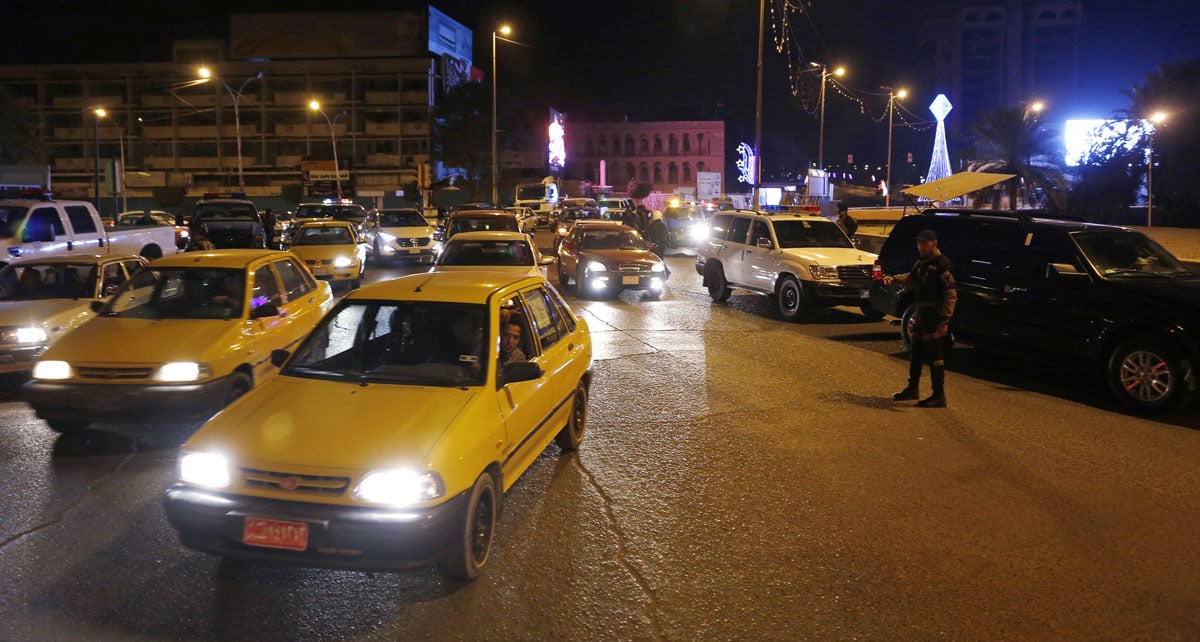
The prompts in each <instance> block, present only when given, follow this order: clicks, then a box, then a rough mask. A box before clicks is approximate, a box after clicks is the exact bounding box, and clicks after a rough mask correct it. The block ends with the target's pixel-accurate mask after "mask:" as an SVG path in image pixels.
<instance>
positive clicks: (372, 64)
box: [0, 12, 470, 206]
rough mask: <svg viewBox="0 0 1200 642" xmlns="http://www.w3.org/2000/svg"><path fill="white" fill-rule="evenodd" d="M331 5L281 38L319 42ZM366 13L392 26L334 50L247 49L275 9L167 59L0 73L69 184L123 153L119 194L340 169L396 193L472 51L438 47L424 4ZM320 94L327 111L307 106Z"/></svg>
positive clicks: (325, 182) (320, 189)
mask: <svg viewBox="0 0 1200 642" xmlns="http://www.w3.org/2000/svg"><path fill="white" fill-rule="evenodd" d="M325 15H327V14H298V16H291V17H290V18H291V19H292V20H293V22H292V27H293V28H292V31H293V33H291V35H292V36H293V38H292V39H289V40H288V41H286V42H295V43H305V42H312V41H313V40H312V39H306V38H304V37H303V36H304V33H303V30H304V29H305V28H306V27H305V25H306V24H309V23H311V26H310V27H309V28H314V29H317V28H324V29H326V30H328V29H331V28H332V29H334V30H335V31H336V28H335V27H331V26H329V25H330V23H329V22H328V21H325V20H323V19H322V16H325ZM349 15H353V14H349ZM304 16H307V18H305V17H304ZM372 17H373V18H374V21H375V22H377V23H379V24H380V25H381V26H382V28H383V29H384V30H385V31H387V32H388V33H389V38H390V40H388V41H386V42H382V43H381V42H379V41H369V40H366V39H363V38H361V37H360V39H359V41H357V44H358V45H362V44H363V43H364V42H365V43H367V44H368V45H369V46H368V47H365V48H364V47H362V46H356V47H354V48H347V49H344V50H336V51H335V50H329V49H320V48H318V49H312V48H311V47H309V48H308V49H304V48H292V49H290V50H289V49H288V46H290V45H287V44H285V43H284V41H280V44H278V45H277V46H275V47H274V49H271V48H270V47H268V48H267V49H266V50H254V51H249V50H247V46H246V44H245V42H247V41H255V42H261V41H258V40H255V39H254V38H253V36H254V35H255V28H256V26H257V25H259V24H260V23H264V22H269V23H271V24H274V25H276V26H278V24H279V23H278V22H277V21H274V20H271V21H266V20H256V19H255V18H256V16H255V15H248V16H234V18H233V21H232V24H233V27H234V28H233V30H232V32H231V44H227V43H225V42H222V41H181V42H177V43H176V44H175V47H174V54H173V60H172V61H171V62H163V63H130V64H104V65H35V66H8V67H0V87H2V88H3V89H5V90H7V91H8V92H11V93H12V94H13V95H15V96H16V97H17V100H18V101H19V102H20V104H21V105H22V106H23V107H24V108H25V110H26V112H27V114H28V115H30V117H31V119H32V120H35V121H36V127H37V129H38V131H39V133H40V135H41V137H42V139H43V140H44V141H45V142H46V146H47V150H48V154H49V163H50V166H51V171H52V177H53V183H54V191H55V193H56V194H57V195H59V196H62V197H77V198H92V197H93V194H92V192H93V189H92V179H93V168H94V167H95V162H96V160H97V158H99V159H100V166H101V167H105V166H106V165H108V164H109V159H123V163H122V165H123V167H124V172H123V176H124V178H125V195H126V196H129V197H133V198H147V197H150V196H152V194H153V192H154V190H155V189H156V188H162V187H169V186H179V187H181V188H183V189H190V191H191V193H192V194H196V193H200V192H203V191H208V190H223V191H230V190H235V189H237V188H238V186H239V183H244V185H245V191H246V193H247V194H248V195H250V196H252V197H255V196H277V195H279V194H280V193H281V190H283V189H284V188H285V187H284V186H286V185H294V184H297V183H299V184H300V185H301V188H302V189H303V193H305V194H319V193H326V192H328V191H329V187H330V183H332V182H333V180H334V179H337V180H338V182H340V183H341V185H340V187H341V190H342V192H343V193H344V194H346V195H350V196H379V195H382V194H394V193H395V191H396V190H399V189H402V187H403V186H404V185H406V184H411V183H412V182H414V181H415V180H416V177H417V168H418V165H419V164H421V163H428V162H429V161H430V147H431V141H430V138H431V134H432V120H433V109H434V106H435V102H436V98H437V96H438V95H439V93H440V91H441V90H442V89H443V88H444V85H445V84H446V83H447V82H450V81H453V82H461V81H463V80H465V79H466V78H467V75H468V73H469V70H470V61H469V60H463V59H461V58H458V57H456V56H453V55H449V54H448V53H446V52H442V53H439V52H438V51H436V50H433V49H431V46H430V43H429V32H430V30H429V19H430V18H429V13H424V12H376V14H375V15H374V16H372ZM437 17H438V16H435V18H437ZM443 17H444V16H443ZM355 19H357V20H359V22H362V19H361V16H359V17H355ZM321 25H326V26H324V27H322V26H321ZM445 32H446V30H444V29H438V30H435V34H434V35H435V37H436V36H437V35H438V34H439V33H445ZM469 34H470V32H469V31H466V32H465V35H464V36H463V37H464V38H465V39H466V40H468V47H469V39H470V35H469ZM326 35H328V34H326ZM323 42H330V43H335V44H336V43H343V42H346V40H345V39H341V38H328V39H325V40H323ZM267 44H268V45H270V44H271V43H269V42H268V43H267ZM230 51H235V52H236V51H241V52H242V54H241V55H240V56H237V55H234V56H231V55H230ZM468 55H469V54H468ZM202 67H203V68H207V69H208V70H209V73H210V74H211V77H210V78H209V79H208V80H205V79H203V78H202V77H201V76H200V69H201V68H202ZM314 100H315V101H317V102H318V104H319V109H320V111H317V110H314V109H312V108H310V101H314ZM97 109H103V110H104V115H103V116H99V115H98V114H97V111H96V110H97ZM335 145H336V154H335V152H334V149H335ZM239 148H240V155H239ZM335 156H336V160H337V165H338V166H339V170H340V171H338V172H336V173H335V172H334V171H333V170H334V158H335ZM100 196H101V197H106V196H109V194H108V190H107V189H106V188H104V187H102V188H101V194H100ZM142 206H145V205H144V204H142Z"/></svg>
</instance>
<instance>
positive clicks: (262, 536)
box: [242, 517, 308, 551]
mask: <svg viewBox="0 0 1200 642" xmlns="http://www.w3.org/2000/svg"><path fill="white" fill-rule="evenodd" d="M242 543H243V544H246V545H247V546H261V547H264V548H282V549H286V550H289V551H302V550H304V549H306V548H308V524H306V523H305V522H286V521H282V520H278V519H264V518H262V517H247V518H246V521H245V523H244V525H243V527H242Z"/></svg>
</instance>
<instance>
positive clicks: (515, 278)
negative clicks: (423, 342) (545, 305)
mask: <svg viewBox="0 0 1200 642" xmlns="http://www.w3.org/2000/svg"><path fill="white" fill-rule="evenodd" d="M522 281H528V282H529V283H528V284H534V283H542V282H544V281H545V279H543V278H538V277H533V276H526V275H520V274H513V273H512V272H509V273H507V274H506V273H503V272H492V271H488V270H487V269H486V267H485V268H482V269H480V270H470V271H465V270H464V271H461V272H459V271H456V272H428V273H425V274H410V275H408V276H402V277H400V278H398V279H392V280H390V281H380V282H378V283H371V284H370V285H364V286H363V287H361V288H359V289H357V290H354V291H353V292H351V293H350V294H348V295H346V298H347V299H376V300H378V299H384V300H387V299H391V300H396V301H444V302H447V303H478V304H483V303H487V300H488V297H490V296H491V295H492V294H493V293H494V292H496V291H497V290H501V289H504V288H507V287H509V286H511V285H515V284H522V285H526V284H524V283H521V282H522Z"/></svg>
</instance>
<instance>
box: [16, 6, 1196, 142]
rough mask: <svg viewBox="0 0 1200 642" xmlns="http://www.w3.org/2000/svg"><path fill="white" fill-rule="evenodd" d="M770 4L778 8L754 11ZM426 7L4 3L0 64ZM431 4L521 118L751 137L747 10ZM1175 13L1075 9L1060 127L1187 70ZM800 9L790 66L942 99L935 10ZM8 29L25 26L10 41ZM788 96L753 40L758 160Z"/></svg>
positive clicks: (858, 130) (857, 111)
mask: <svg viewBox="0 0 1200 642" xmlns="http://www.w3.org/2000/svg"><path fill="white" fill-rule="evenodd" d="M790 1H791V2H792V3H793V4H796V3H797V2H799V1H801V0H790ZM773 3H778V0H770V1H769V2H768V5H770V4H773ZM426 4H429V3H406V2H403V1H401V2H396V1H395V0H392V1H390V2H382V1H377V0H375V1H373V0H342V1H341V2H338V3H330V2H312V1H308V0H289V1H286V2H279V1H253V0H241V1H239V2H232V1H229V0H208V1H205V2H196V1H189V0H178V1H176V2H166V3H162V2H157V1H148V0H136V1H128V2H112V1H104V2H93V3H78V2H65V1H63V0H54V1H51V2H41V3H33V2H11V3H7V4H6V6H5V10H4V13H5V22H6V24H8V25H10V29H8V30H6V35H5V39H4V40H5V45H4V55H3V62H4V63H5V64H16V63H52V62H53V63H64V62H65V63H74V62H109V61H111V62H126V61H137V60H153V61H164V60H168V59H169V56H170V42H171V40H172V39H174V38H226V37H227V36H228V28H229V19H228V16H229V14H230V13H233V12H241V13H254V12H278V11H329V10H333V9H335V8H337V9H363V10H398V9H405V8H420V7H423V6H425V5H426ZM433 4H434V6H436V7H437V8H439V9H440V10H442V11H443V12H445V13H447V14H449V15H450V16H451V17H453V18H455V19H456V20H458V21H459V22H462V23H463V24H465V25H466V26H467V27H469V28H472V29H474V30H475V33H476V37H475V61H474V62H475V66H477V67H479V68H481V69H484V70H488V69H489V68H490V61H489V56H490V47H491V43H490V31H491V29H492V28H493V27H494V26H496V25H499V24H501V23H502V22H506V23H508V24H510V25H512V27H513V28H514V30H515V32H514V34H513V36H512V38H513V39H515V40H518V41H520V42H522V43H524V44H526V45H528V46H527V47H517V46H514V45H507V44H504V43H501V44H500V47H501V49H500V52H499V55H498V57H497V59H498V67H499V75H500V78H501V84H500V86H501V88H502V91H508V92H512V93H513V94H514V95H517V96H519V97H520V98H521V99H522V100H523V101H526V102H527V103H528V104H530V105H531V106H534V107H537V108H539V109H540V108H543V107H551V106H553V107H555V108H557V109H558V110H560V111H563V112H566V113H567V114H568V116H569V118H573V119H577V120H582V119H594V118H613V117H620V116H623V115H627V116H628V117H629V118H630V119H631V120H691V119H709V118H713V117H715V116H716V115H718V114H720V113H721V112H719V111H718V105H724V112H723V113H724V116H725V118H726V120H727V131H728V138H729V139H730V147H732V145H733V144H736V140H737V139H752V137H753V125H754V89H755V56H756V51H757V47H756V45H757V42H756V39H757V19H758V3H757V2H754V1H753V0H737V1H734V0H649V1H645V0H642V1H639V2H629V1H626V0H615V1H612V2H594V3H591V2H564V1H561V0H560V1H558V2H551V1H547V0H527V1H524V2H521V1H517V0H496V1H494V2H488V1H482V2H481V1H478V0H440V1H438V2H434V3H433ZM1186 4H1187V3H1183V2H1179V0H1143V1H1142V2H1138V3H1129V2H1127V1H1118V0H1085V2H1084V16H1085V23H1086V31H1085V35H1084V38H1083V42H1082V47H1081V49H1082V51H1081V62H1080V105H1079V106H1078V110H1077V111H1075V112H1073V113H1062V111H1063V110H1060V111H1059V112H1057V113H1055V116H1057V117H1059V118H1062V119H1065V118H1068V117H1103V116H1106V115H1108V114H1110V113H1111V112H1113V111H1114V110H1117V109H1120V108H1123V107H1126V106H1127V101H1126V100H1125V98H1124V97H1123V96H1122V95H1121V93H1120V90H1121V89H1123V88H1126V87H1129V86H1130V85H1132V84H1133V83H1136V82H1139V81H1141V80H1142V79H1143V78H1144V77H1145V76H1146V74H1147V73H1149V72H1151V71H1153V69H1154V68H1155V66H1156V65H1157V64H1159V63H1161V62H1166V61H1170V60H1187V59H1194V58H1198V57H1200V37H1198V36H1197V34H1200V19H1198V18H1197V15H1196V12H1194V11H1192V10H1190V9H1185V7H1186ZM805 6H806V7H808V11H809V13H808V15H807V16H805V15H803V14H798V13H792V14H790V18H791V21H792V31H791V32H792V33H793V34H794V36H795V40H794V42H795V43H796V44H797V46H798V48H797V49H796V50H795V51H797V52H798V53H797V55H799V56H803V57H804V58H806V59H808V60H815V61H819V62H829V63H830V64H844V65H846V66H847V67H848V68H849V69H850V70H851V71H850V75H849V76H847V77H846V78H845V80H844V82H845V84H846V85H847V86H849V87H851V88H853V89H856V90H859V91H862V92H875V93H876V94H878V93H879V91H880V90H879V87H880V85H884V84H887V85H894V86H897V87H899V86H905V87H907V88H909V89H910V91H911V92H912V94H913V98H912V99H911V101H910V103H909V106H910V107H911V108H912V110H913V111H914V112H915V113H916V114H917V115H918V116H919V117H923V118H927V117H928V111H927V109H926V107H925V106H926V105H928V104H929V102H930V100H931V99H932V97H933V96H934V95H936V93H938V92H939V91H944V88H937V87H925V86H921V78H922V77H923V76H924V75H925V69H924V64H925V63H923V62H922V60H921V57H920V52H919V51H918V48H917V34H918V30H919V27H920V25H921V22H922V21H923V19H924V18H925V17H926V16H928V15H931V14H932V13H933V12H934V11H936V8H937V6H938V2H937V0H892V1H864V2H845V1H844V0H839V1H837V2H833V1H826V0H810V1H809V2H807V3H806V4H805ZM863 7H874V8H873V9H870V10H864V9H863ZM19 24H27V25H30V28H29V29H27V30H21V29H12V28H11V25H19ZM768 34H770V29H768ZM816 84H817V83H815V82H811V83H809V85H810V86H812V87H815V86H816ZM803 94H804V92H802V96H801V98H800V99H794V98H793V97H792V95H791V91H790V90H789V87H788V82H787V63H786V61H785V60H784V57H783V56H782V55H780V54H778V53H776V51H775V49H774V47H773V46H771V43H770V38H768V47H767V54H766V57H765V74H764V95H765V101H766V103H767V107H766V109H765V110H764V119H763V120H764V141H768V142H765V143H764V148H765V149H767V150H768V151H769V150H770V144H771V143H770V142H769V141H775V144H776V145H780V146H783V145H792V146H802V147H809V146H814V145H813V144H812V143H813V139H815V133H814V132H815V130H816V118H815V117H814V116H813V115H812V114H811V113H810V112H811V111H812V110H813V107H814V102H815V101H814V100H813V96H812V95H803ZM861 95H864V96H866V98H867V102H868V105H867V109H866V111H867V113H862V109H861V108H860V106H859V105H857V104H855V103H852V102H850V101H849V100H846V99H844V98H842V97H840V96H838V95H835V94H833V93H831V94H830V96H829V100H828V103H827V113H826V121H827V125H826V147H827V150H829V149H833V150H840V149H844V148H853V147H855V146H856V145H857V142H856V141H855V140H853V138H854V137H856V136H858V137H861V136H864V135H867V134H866V133H865V132H871V131H873V130H871V129H870V127H871V122H872V121H870V120H869V119H870V118H872V117H875V118H878V117H879V116H880V114H882V113H883V110H884V101H886V98H885V97H881V96H878V95H875V96H871V95H869V94H866V93H864V94H861ZM1052 117H1053V116H1052ZM953 118H954V116H952V117H951V119H953ZM876 127H877V128H879V127H882V126H876ZM870 135H871V136H872V137H873V138H877V136H875V135H874V134H870ZM898 135H901V137H902V138H903V134H901V133H900V132H898ZM847 138H851V139H850V140H847ZM810 153H811V152H810ZM828 156H829V153H828V152H827V157H828Z"/></svg>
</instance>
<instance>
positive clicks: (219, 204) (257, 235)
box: [188, 193, 267, 251]
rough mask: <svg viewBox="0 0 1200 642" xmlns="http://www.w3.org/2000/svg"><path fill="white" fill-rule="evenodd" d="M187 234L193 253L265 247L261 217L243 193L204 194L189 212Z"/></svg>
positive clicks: (265, 238) (189, 246) (265, 237)
mask: <svg viewBox="0 0 1200 642" xmlns="http://www.w3.org/2000/svg"><path fill="white" fill-rule="evenodd" d="M188 231H189V234H190V236H189V245H188V248H189V249H191V250H193V251H197V250H214V249H215V250H224V249H231V248H243V249H255V250H261V249H265V248H266V247H267V234H266V230H265V228H264V227H263V221H262V216H260V215H259V213H258V208H257V207H255V205H254V201H251V200H250V199H248V198H246V197H245V194H240V193H233V194H228V195H224V194H218V193H207V194H205V195H204V198H202V199H200V201H199V202H197V203H196V207H195V208H193V210H192V217H191V219H190V221H189V222H188Z"/></svg>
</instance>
